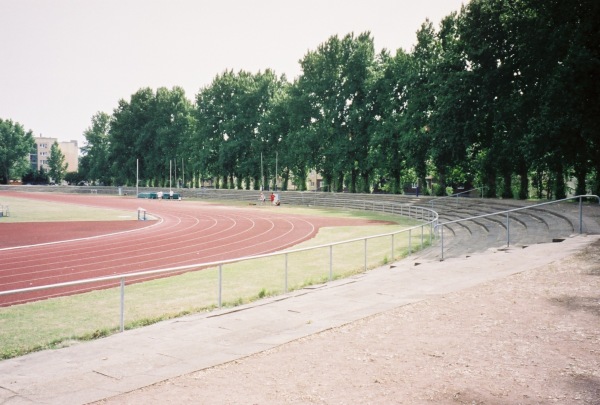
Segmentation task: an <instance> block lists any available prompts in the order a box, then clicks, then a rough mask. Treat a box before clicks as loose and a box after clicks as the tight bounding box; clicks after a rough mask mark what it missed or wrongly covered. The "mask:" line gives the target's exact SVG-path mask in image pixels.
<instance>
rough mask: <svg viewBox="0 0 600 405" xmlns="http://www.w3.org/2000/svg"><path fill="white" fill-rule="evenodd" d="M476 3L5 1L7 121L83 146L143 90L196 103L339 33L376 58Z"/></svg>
mask: <svg viewBox="0 0 600 405" xmlns="http://www.w3.org/2000/svg"><path fill="white" fill-rule="evenodd" d="M467 2H468V0H370V1H365V0H218V1H217V0H213V1H206V0H0V118H2V119H11V120H13V121H16V122H19V123H20V124H22V125H23V126H24V127H25V130H32V131H33V133H34V136H40V135H43V136H49V137H54V138H58V139H59V140H60V141H70V140H77V141H78V143H79V146H80V147H81V146H83V145H84V141H85V138H84V137H83V132H84V131H85V130H86V128H88V127H90V125H91V119H92V116H93V115H94V114H96V113H97V112H99V111H103V112H106V113H108V114H112V113H113V110H114V109H115V108H116V107H117V104H118V102H119V100H120V99H125V100H127V101H129V99H130V96H131V95H132V94H133V93H135V92H136V91H137V90H139V89H140V88H142V87H150V88H152V89H154V90H156V89H157V88H159V87H168V88H172V87H173V86H181V87H183V89H185V92H186V96H187V98H188V99H189V100H191V101H193V100H194V99H195V96H196V94H197V93H198V92H199V90H200V89H201V88H203V87H206V86H209V85H210V84H211V82H212V80H213V79H214V77H215V76H216V75H218V74H221V73H222V72H224V71H225V70H229V69H233V70H234V71H235V72H238V71H240V70H245V71H249V72H252V73H256V72H258V71H264V70H266V69H272V70H274V71H275V73H276V74H277V75H281V74H285V75H286V76H287V77H288V80H290V81H292V80H293V79H294V78H295V77H297V76H298V75H300V73H301V70H300V65H299V60H301V59H302V58H303V57H304V55H306V53H307V52H308V51H313V50H316V49H317V47H318V46H319V45H320V44H321V43H324V42H326V41H327V40H328V39H329V38H330V37H331V36H333V35H338V36H339V37H343V36H345V35H346V34H348V33H352V32H353V33H354V34H355V35H358V34H360V33H362V32H365V31H370V32H371V35H372V37H373V38H374V41H375V47H376V52H379V51H380V50H381V49H383V48H386V49H388V50H389V51H391V53H392V54H393V53H395V51H396V50H397V49H399V48H402V49H404V50H406V51H410V50H411V49H412V47H413V46H414V44H415V42H416V36H415V33H416V31H417V30H418V29H419V28H420V26H421V24H422V23H423V22H424V21H425V19H426V18H429V20H431V21H432V22H433V23H434V25H435V26H436V27H438V26H439V23H440V21H441V19H442V18H443V17H445V16H447V15H448V14H450V13H451V12H452V11H458V10H459V9H460V7H461V5H462V4H463V3H465V4H466V3H467Z"/></svg>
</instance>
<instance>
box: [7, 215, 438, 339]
mask: <svg viewBox="0 0 600 405" xmlns="http://www.w3.org/2000/svg"><path fill="white" fill-rule="evenodd" d="M392 205H394V204H392ZM411 207H412V208H415V209H414V210H412V209H411ZM412 211H414V213H415V214H418V213H419V211H420V213H421V220H424V219H425V215H424V212H428V219H429V220H428V221H427V222H425V223H423V224H421V225H416V226H413V227H410V228H405V229H402V230H399V231H395V232H389V233H384V234H379V235H371V236H365V237H361V238H355V239H349V240H344V241H339V242H332V243H328V244H323V245H318V246H310V247H305V248H297V249H291V250H289V249H288V250H282V251H278V252H272V253H265V254H260V255H252V256H244V257H238V258H234V259H227V260H219V261H214V262H204V263H195V264H189V265H185V266H177V267H169V268H164V269H155V270H144V271H138V272H135V273H127V274H119V275H113V276H104V277H95V278H89V279H83V280H76V281H68V282H63V283H56V284H48V285H43V286H36V287H27V288H21V289H15V290H6V291H0V297H1V296H7V295H13V294H22V293H30V292H36V291H42V290H49V289H56V288H64V287H73V286H78V285H85V284H94V283H101V282H110V281H117V280H120V282H121V311H120V312H121V314H120V315H121V332H123V331H124V329H125V328H124V300H125V295H124V289H125V280H126V279H131V278H138V277H144V276H152V275H157V274H166V273H176V272H181V271H185V270H192V269H199V268H208V267H216V266H218V267H219V307H221V292H222V283H221V279H222V278H221V271H222V266H223V265H225V264H231V263H237V262H241V261H247V260H255V259H262V258H268V257H275V256H281V255H286V273H287V255H288V254H291V253H299V252H305V251H309V250H316V249H323V248H327V247H329V249H330V256H331V249H332V247H333V246H337V245H341V244H346V243H353V242H358V241H364V242H365V248H366V243H367V240H369V239H374V238H380V237H385V236H391V237H392V254H393V238H394V235H397V234H401V233H405V232H408V235H409V237H408V239H409V247H408V249H409V254H410V253H411V249H412V247H411V232H412V231H413V230H415V229H418V228H421V244H422V243H423V232H424V227H425V226H427V225H429V226H430V239H431V237H432V235H433V231H432V228H433V227H434V226H435V224H436V223H437V221H438V218H439V217H438V213H437V212H435V211H433V210H430V209H429V208H425V207H419V206H409V207H408V213H407V214H408V216H409V217H411V216H410V215H411V214H412V213H413V212H412ZM401 212H402V213H404V212H405V211H401ZM401 215H403V214H401ZM403 216H404V215H403ZM411 218H412V217H411ZM366 256H367V251H366V249H365V271H366V267H367V259H366ZM330 261H331V257H330ZM330 266H331V262H330ZM329 278H330V280H332V269H331V267H330V275H329ZM286 280H287V278H286ZM285 290H286V292H287V285H286V287H285Z"/></svg>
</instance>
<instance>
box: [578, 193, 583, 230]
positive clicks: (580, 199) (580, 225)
mask: <svg viewBox="0 0 600 405" xmlns="http://www.w3.org/2000/svg"><path fill="white" fill-rule="evenodd" d="M582 233H583V201H582V197H581V196H579V234H580V235H581V234H582Z"/></svg>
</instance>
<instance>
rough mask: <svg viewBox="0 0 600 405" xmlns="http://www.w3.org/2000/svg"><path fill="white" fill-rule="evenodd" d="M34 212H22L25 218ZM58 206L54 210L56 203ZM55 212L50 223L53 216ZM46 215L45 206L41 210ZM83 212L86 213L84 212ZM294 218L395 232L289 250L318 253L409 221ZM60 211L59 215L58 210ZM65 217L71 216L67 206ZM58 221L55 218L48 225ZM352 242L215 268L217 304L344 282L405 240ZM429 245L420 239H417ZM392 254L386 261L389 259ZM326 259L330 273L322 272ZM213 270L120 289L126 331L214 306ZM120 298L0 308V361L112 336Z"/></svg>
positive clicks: (354, 232) (327, 236) (355, 214)
mask: <svg viewBox="0 0 600 405" xmlns="http://www.w3.org/2000/svg"><path fill="white" fill-rule="evenodd" d="M33 205H34V206H30V207H28V208H27V209H28V214H27V215H32V211H34V210H35V204H33ZM57 205H60V204H57ZM58 208H60V207H57V210H56V218H58V216H59V212H60V211H61V210H60V209H58ZM43 209H44V210H46V209H47V207H46V206H44V208H43ZM86 210H87V211H86ZM289 210H291V212H293V213H294V214H307V215H308V214H310V215H319V216H326V215H328V216H337V217H340V216H343V217H351V218H366V219H376V220H384V221H392V222H394V223H395V225H375V226H360V227H336V228H322V229H321V230H320V232H319V233H318V235H317V236H316V237H315V238H313V239H311V240H308V241H306V242H304V243H302V244H300V245H298V246H296V247H295V248H301V247H309V246H320V245H323V244H329V243H334V242H339V241H343V240H350V239H354V238H361V237H366V236H371V235H379V234H384V233H390V232H394V231H398V230H401V229H403V228H406V227H408V226H413V225H416V222H414V221H409V220H407V219H403V218H399V217H397V216H390V215H382V214H376V213H372V212H362V211H336V210H329V209H315V208H291V207H290V208H289ZM62 211H63V212H64V211H65V210H64V209H63V210H62ZM91 211H95V209H92V208H86V207H83V208H82V212H81V214H82V215H83V216H84V218H86V219H87V220H89V218H90V216H91V215H93V216H97V218H98V220H100V219H101V218H110V217H111V216H112V217H113V218H114V216H115V215H116V216H119V215H121V213H119V212H112V211H111V210H98V211H101V212H96V213H94V214H92V212H91ZM69 216H70V217H72V216H73V212H72V209H71V206H69ZM55 220H59V219H55ZM391 240H392V239H391V237H390V236H385V237H379V238H374V239H369V240H368V241H367V242H366V243H367V247H368V248H367V253H366V254H365V242H364V241H362V240H361V241H359V242H352V243H347V244H342V245H336V246H334V247H333V248H331V251H330V248H329V247H326V248H320V249H315V250H311V251H308V252H301V253H290V254H288V255H287V274H286V265H285V263H286V257H285V255H280V256H276V257H272V258H263V259H254V260H245V261H243V262H239V263H234V264H228V265H224V266H223V268H222V285H223V287H222V304H223V306H236V305H240V304H244V303H248V302H251V301H253V300H256V299H260V298H264V297H267V296H273V295H277V294H281V293H284V292H285V290H286V280H287V290H288V291H292V290H295V289H299V288H303V287H305V286H308V285H312V284H320V283H323V282H327V281H328V280H329V278H330V271H331V276H332V278H333V279H337V278H341V277H348V276H351V275H354V274H357V273H360V272H363V271H364V269H365V263H366V265H367V267H368V268H374V267H377V266H381V265H383V264H385V263H388V262H391V261H393V260H397V259H399V258H402V257H404V256H405V255H406V254H407V247H408V234H407V233H402V234H398V235H396V236H395V237H394V246H392V243H391ZM425 240H426V241H428V240H429V238H428V237H426V238H425ZM411 244H412V247H413V250H416V249H415V248H416V247H420V246H421V236H420V233H419V232H412V241H411ZM392 251H393V257H392ZM330 253H331V255H332V257H333V267H332V268H331V269H330ZM218 279H219V276H218V269H217V268H211V269H203V270H201V271H194V272H189V273H186V274H182V275H177V276H172V277H167V278H163V279H158V280H152V281H148V282H144V283H139V284H132V285H128V286H127V287H126V289H125V320H126V328H127V329H131V328H135V327H139V326H144V325H149V324H152V323H155V322H158V321H160V320H165V319H171V318H174V317H179V316H182V315H186V314H191V313H197V312H201V311H210V310H212V309H214V308H216V307H217V306H218V294H219V291H218V285H219V283H218ZM119 314H120V292H119V289H118V288H113V289H106V290H97V291H93V292H90V293H85V294H79V295H74V296H69V297H60V298H53V299H47V300H43V301H38V302H33V303H28V304H22V305H14V306H11V307H7V308H0V359H6V358H11V357H16V356H20V355H23V354H26V353H29V352H33V351H38V350H44V349H50V348H59V347H63V346H67V345H71V344H76V343H77V342H81V341H85V340H90V339H94V338H98V337H102V336H107V335H110V334H112V333H116V332H117V331H118V330H119Z"/></svg>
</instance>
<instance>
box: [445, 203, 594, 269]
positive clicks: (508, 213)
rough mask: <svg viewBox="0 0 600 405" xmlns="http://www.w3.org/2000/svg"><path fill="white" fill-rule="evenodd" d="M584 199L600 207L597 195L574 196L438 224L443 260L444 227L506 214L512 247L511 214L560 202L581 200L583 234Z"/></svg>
mask: <svg viewBox="0 0 600 405" xmlns="http://www.w3.org/2000/svg"><path fill="white" fill-rule="evenodd" d="M584 198H596V199H597V200H598V204H599V205H600V196H597V195H594V194H585V195H577V196H574V197H567V198H563V199H560V200H554V201H547V202H544V203H539V204H534V205H529V206H527V207H518V208H512V209H509V210H503V211H497V212H493V213H491V214H482V215H476V216H473V217H469V218H461V219H455V220H453V221H447V222H443V223H438V224H437V225H436V226H435V231H436V232H437V228H438V227H440V229H441V248H442V260H444V226H445V225H448V224H456V223H459V222H465V221H473V220H475V219H479V218H485V217H491V216H496V215H501V214H506V246H510V222H509V221H510V213H511V212H516V211H523V210H528V209H532V208H536V207H541V206H544V205H550V204H557V203H560V202H564V201H569V200H574V199H579V233H580V234H581V233H583V199H584Z"/></svg>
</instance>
